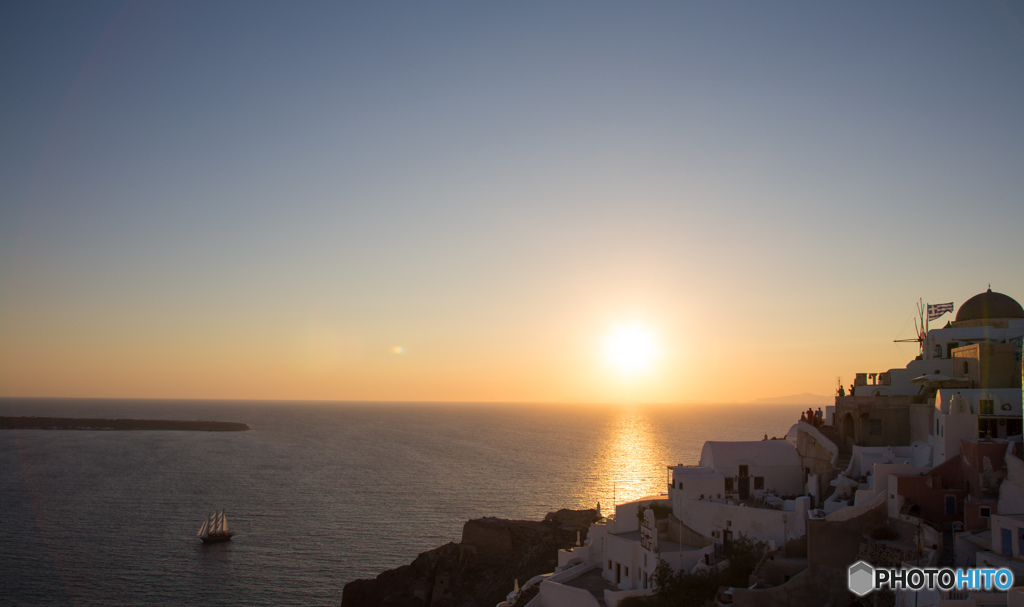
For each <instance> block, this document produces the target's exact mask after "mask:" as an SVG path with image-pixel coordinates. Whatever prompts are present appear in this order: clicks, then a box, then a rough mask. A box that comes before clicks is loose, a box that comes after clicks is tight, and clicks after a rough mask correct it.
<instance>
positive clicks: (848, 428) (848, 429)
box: [842, 412, 854, 448]
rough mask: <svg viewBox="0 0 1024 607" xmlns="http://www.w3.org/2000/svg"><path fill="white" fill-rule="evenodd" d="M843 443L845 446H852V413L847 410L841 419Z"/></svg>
mask: <svg viewBox="0 0 1024 607" xmlns="http://www.w3.org/2000/svg"><path fill="white" fill-rule="evenodd" d="M842 432H843V434H842V436H843V443H844V444H845V445H846V447H847V448H849V447H853V440H854V438H853V414H852V413H849V412H847V413H846V415H844V416H843V421H842Z"/></svg>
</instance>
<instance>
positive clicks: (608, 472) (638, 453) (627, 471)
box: [586, 407, 668, 515]
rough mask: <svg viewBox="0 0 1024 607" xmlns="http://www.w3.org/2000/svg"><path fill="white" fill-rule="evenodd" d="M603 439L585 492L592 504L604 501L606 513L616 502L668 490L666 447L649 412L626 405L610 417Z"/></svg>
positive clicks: (603, 511) (602, 506)
mask: <svg viewBox="0 0 1024 607" xmlns="http://www.w3.org/2000/svg"><path fill="white" fill-rule="evenodd" d="M601 440H602V444H601V447H600V449H599V454H600V455H599V456H598V457H597V458H596V460H595V461H594V462H593V466H592V467H591V469H590V471H589V472H590V479H589V481H590V482H588V487H587V490H586V494H587V501H588V502H590V503H591V504H595V503H596V502H600V503H601V509H602V513H603V514H605V515H608V514H610V513H611V512H613V510H612V505H613V504H616V503H618V504H621V503H623V502H628V501H631V500H635V499H639V498H641V497H646V496H648V495H658V494H661V493H665V492H666V491H667V489H666V485H667V480H666V479H667V478H668V475H667V469H666V464H665V461H664V457H665V448H664V447H665V446H664V444H663V442H662V437H661V433H660V432H659V431H658V427H657V425H656V424H655V423H654V420H653V419H652V416H651V414H650V411H648V410H646V409H645V408H643V407H623V408H622V409H620V410H619V411H618V412H617V413H616V414H615V415H612V416H610V417H609V419H608V423H607V425H606V426H605V431H604V434H603V437H602V439H601ZM591 507H593V506H591Z"/></svg>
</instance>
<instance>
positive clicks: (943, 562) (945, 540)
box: [939, 530, 956, 567]
mask: <svg viewBox="0 0 1024 607" xmlns="http://www.w3.org/2000/svg"><path fill="white" fill-rule="evenodd" d="M955 550H956V546H955V545H954V544H953V532H952V531H949V530H947V531H943V532H942V554H940V555H939V567H953V560H954V559H953V556H954V552H955Z"/></svg>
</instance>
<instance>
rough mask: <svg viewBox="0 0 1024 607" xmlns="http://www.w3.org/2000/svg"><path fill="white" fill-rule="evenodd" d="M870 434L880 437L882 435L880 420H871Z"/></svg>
mask: <svg viewBox="0 0 1024 607" xmlns="http://www.w3.org/2000/svg"><path fill="white" fill-rule="evenodd" d="M871 434H874V435H875V436H881V435H882V420H880V419H873V420H871Z"/></svg>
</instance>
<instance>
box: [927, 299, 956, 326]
mask: <svg viewBox="0 0 1024 607" xmlns="http://www.w3.org/2000/svg"><path fill="white" fill-rule="evenodd" d="M952 311H953V302H949V303H944V304H935V305H932V304H928V321H929V322H931V321H933V320H935V319H936V318H938V317H940V316H942V315H943V314H945V313H946V312H952Z"/></svg>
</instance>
